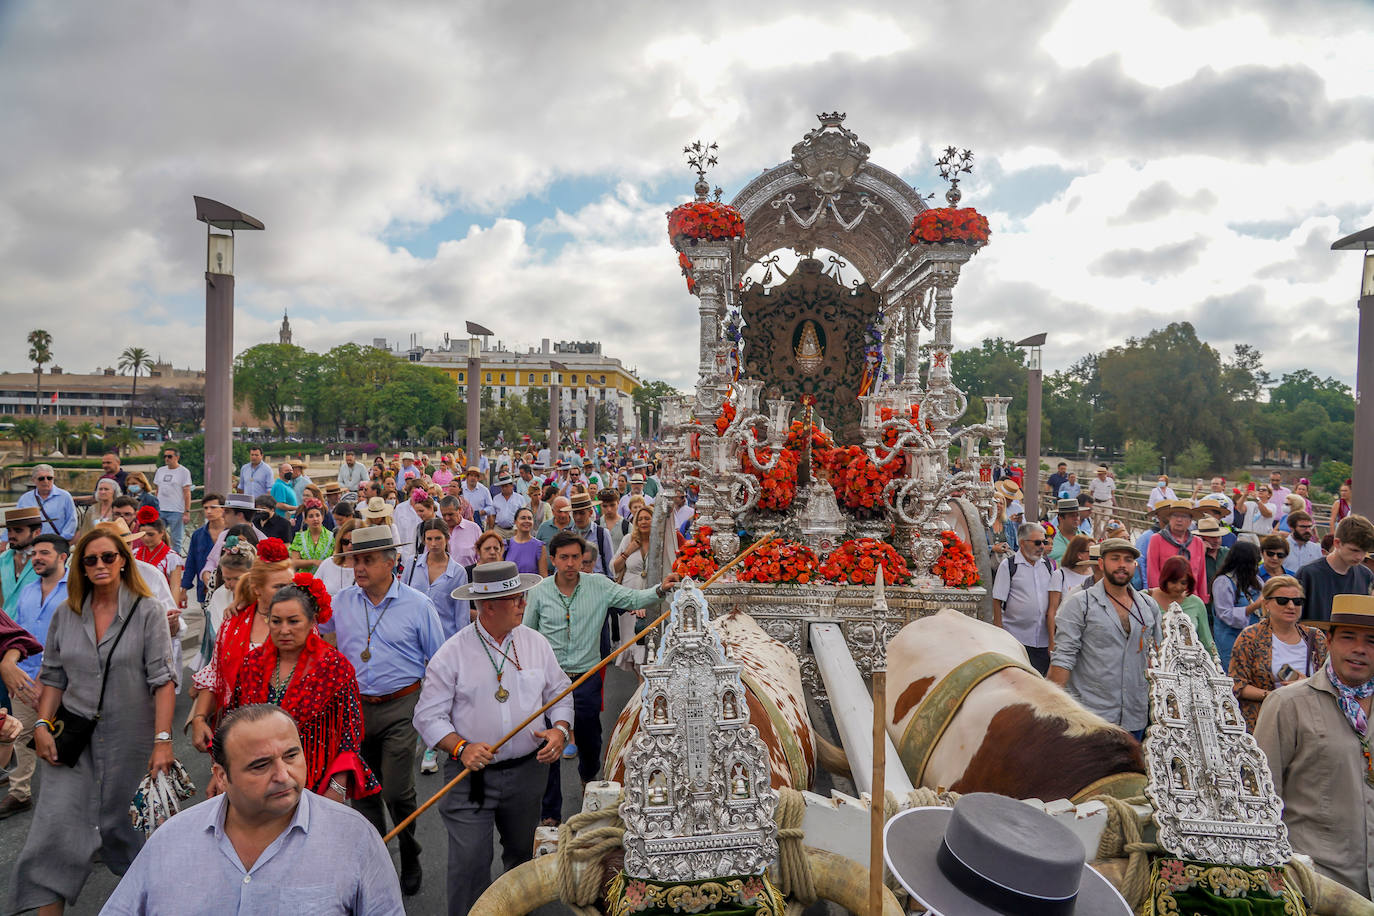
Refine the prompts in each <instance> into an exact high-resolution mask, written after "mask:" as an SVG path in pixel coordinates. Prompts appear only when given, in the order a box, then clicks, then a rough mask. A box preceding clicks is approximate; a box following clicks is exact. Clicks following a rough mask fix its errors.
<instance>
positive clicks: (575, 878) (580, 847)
mask: <svg viewBox="0 0 1374 916" xmlns="http://www.w3.org/2000/svg"><path fill="white" fill-rule="evenodd" d="M624 797H625V796H624V793H622V794H621V795H620V797H619V798H617V799H616V800H615V804H614V805H611V806H610V807H608V808H603V809H602V810H600V811H580V812H578V813H577V814H574V815H573V816H572V817H570V818H568V819H567V820H566V821H564V822H563V825H562V826H561V827H559V828H558V896H559V898H560V899H561V900H562V901H563V902H564V903H566V904H567V905H568V906H569V907H571V908H572V909H573V911H574V912H576V913H577V914H578V916H598V914H600V912H601V910H600V909H599V908H598V907H597V906H596V902H597V899H598V898H599V897H600V896H601V860H602V858H603V857H605V856H606V855H607V854H608V853H610V852H611V851H612V850H615V849H619V848H620V847H621V846H623V845H624V840H625V823H624V821H622V820H621V819H620V801H621V799H623V798H624ZM607 818H610V819H611V820H612V823H610V824H605V825H602V826H600V827H593V828H591V829H589V830H583V828H584V827H586V826H587V825H589V824H593V823H596V822H597V821H602V820H606V819H607ZM579 831H580V832H579Z"/></svg>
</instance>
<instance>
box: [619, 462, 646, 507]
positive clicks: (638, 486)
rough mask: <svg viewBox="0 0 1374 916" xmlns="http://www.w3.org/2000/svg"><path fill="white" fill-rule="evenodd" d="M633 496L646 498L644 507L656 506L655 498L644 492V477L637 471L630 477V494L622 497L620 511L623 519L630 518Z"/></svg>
mask: <svg viewBox="0 0 1374 916" xmlns="http://www.w3.org/2000/svg"><path fill="white" fill-rule="evenodd" d="M631 496H642V497H644V505H646V506H652V505H653V504H654V498H653V497H652V496H650V495H649V494H647V493H645V492H644V475H643V474H641V473H640V472H639V471H635V472H634V473H633V474H631V475H630V492H628V493H626V494H625V495H624V496H622V497H620V506H619V507H618V508H619V509H620V517H621V518H629V517H630V497H631Z"/></svg>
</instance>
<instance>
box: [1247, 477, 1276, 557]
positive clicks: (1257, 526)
mask: <svg viewBox="0 0 1374 916" xmlns="http://www.w3.org/2000/svg"><path fill="white" fill-rule="evenodd" d="M1273 498H1274V491H1273V490H1272V489H1271V488H1270V486H1269V484H1267V483H1262V484H1260V485H1259V486H1258V487H1256V488H1255V492H1254V493H1253V494H1250V495H1247V496H1246V497H1245V521H1243V522H1241V525H1240V530H1241V531H1242V532H1248V533H1249V534H1252V535H1254V537H1255V542H1256V543H1258V542H1259V539H1260V538H1262V537H1264V535H1266V534H1271V533H1273V531H1274V526H1275V525H1277V524H1278V523H1279V517H1280V516H1279V513H1278V511H1276V510H1275V508H1274V504H1273V503H1271V502H1270V500H1271V499H1273Z"/></svg>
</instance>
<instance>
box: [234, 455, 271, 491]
mask: <svg viewBox="0 0 1374 916" xmlns="http://www.w3.org/2000/svg"><path fill="white" fill-rule="evenodd" d="M274 480H276V475H275V474H273V473H272V469H271V468H270V467H268V465H267V462H266V461H264V462H262V463H261V464H259V465H258V466H257V467H256V468H254V467H253V462H251V461H250V462H248V463H247V464H245V465H244V466H243V467H241V468H239V492H240V493H243V494H244V495H246V496H251V497H253V498H254V499H257V498H258V497H259V496H266V495H267V494H269V493H271V492H272V482H273V481H274Z"/></svg>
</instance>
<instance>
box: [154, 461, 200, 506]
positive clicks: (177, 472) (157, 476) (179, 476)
mask: <svg viewBox="0 0 1374 916" xmlns="http://www.w3.org/2000/svg"><path fill="white" fill-rule="evenodd" d="M190 485H191V472H190V471H188V470H186V466H185V465H184V464H183V465H178V466H177V467H176V468H175V469H173V468H169V467H167V465H165V464H164V465H163V466H162V467H160V468H158V469H157V470H156V471H154V472H153V488H154V489H155V490H157V508H158V511H159V512H185V511H186V490H185V489H184V488H185V487H189V486H190Z"/></svg>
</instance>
